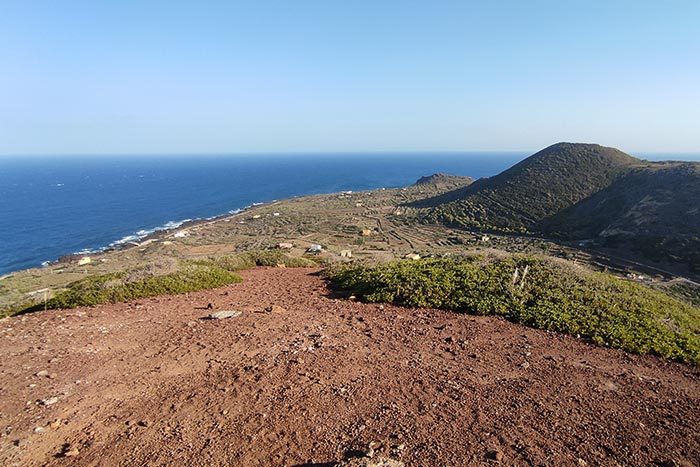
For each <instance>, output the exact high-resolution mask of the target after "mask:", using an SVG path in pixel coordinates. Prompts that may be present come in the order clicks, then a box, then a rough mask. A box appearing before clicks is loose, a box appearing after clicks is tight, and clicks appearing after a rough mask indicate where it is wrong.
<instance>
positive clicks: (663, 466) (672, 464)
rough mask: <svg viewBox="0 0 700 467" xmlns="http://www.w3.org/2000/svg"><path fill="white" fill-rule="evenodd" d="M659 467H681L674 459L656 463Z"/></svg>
mask: <svg viewBox="0 0 700 467" xmlns="http://www.w3.org/2000/svg"><path fill="white" fill-rule="evenodd" d="M654 463H655V464H656V465H658V466H659V467H679V466H678V463H677V462H676V461H674V460H673V459H664V460H659V461H656V462H654Z"/></svg>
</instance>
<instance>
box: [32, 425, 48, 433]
mask: <svg viewBox="0 0 700 467" xmlns="http://www.w3.org/2000/svg"><path fill="white" fill-rule="evenodd" d="M45 431H46V428H44V427H43V426H38V427H36V428H34V433H43V432H45Z"/></svg>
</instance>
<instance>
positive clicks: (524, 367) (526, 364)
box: [520, 362, 530, 370]
mask: <svg viewBox="0 0 700 467" xmlns="http://www.w3.org/2000/svg"><path fill="white" fill-rule="evenodd" d="M520 367H521V368H523V369H525V370H527V369H528V368H530V364H529V363H528V362H524V363H523V364H522V365H520Z"/></svg>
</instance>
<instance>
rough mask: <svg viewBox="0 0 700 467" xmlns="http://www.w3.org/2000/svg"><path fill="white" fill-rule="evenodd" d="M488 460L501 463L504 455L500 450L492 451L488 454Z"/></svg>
mask: <svg viewBox="0 0 700 467" xmlns="http://www.w3.org/2000/svg"><path fill="white" fill-rule="evenodd" d="M486 458H487V459H489V460H492V461H496V462H501V461H502V460H503V453H502V452H501V451H499V450H498V449H492V450H491V451H489V452H487V453H486Z"/></svg>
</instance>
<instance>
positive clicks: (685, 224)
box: [416, 143, 700, 272]
mask: <svg viewBox="0 0 700 467" xmlns="http://www.w3.org/2000/svg"><path fill="white" fill-rule="evenodd" d="M416 207H423V208H429V210H428V212H427V214H426V216H425V220H426V221H427V222H432V223H443V224H446V225H450V226H456V227H463V228H468V229H474V230H490V231H502V232H520V233H535V234H539V235H544V236H548V237H553V238H559V239H566V240H582V239H591V240H595V241H596V242H597V243H599V244H601V245H603V246H608V247H624V248H625V249H627V250H634V251H636V252H638V253H642V254H643V255H644V256H646V257H648V258H650V259H653V260H665V261H668V260H670V261H674V262H681V263H686V264H688V265H689V267H690V268H691V270H693V271H696V272H697V271H700V215H699V214H700V163H695V162H649V161H642V160H639V159H636V158H634V157H632V156H630V155H628V154H625V153H623V152H621V151H619V150H617V149H614V148H607V147H604V146H599V145H597V144H575V143H559V144H555V145H553V146H550V147H548V148H546V149H543V150H542V151H540V152H538V153H537V154H534V155H533V156H531V157H529V158H527V159H525V160H523V161H522V162H520V163H518V164H516V165H514V166H513V167H511V168H510V169H508V170H506V171H504V172H502V173H500V174H499V175H497V176H495V177H492V178H488V179H481V180H477V181H476V182H474V183H472V184H471V185H469V186H467V187H465V188H461V189H458V190H454V191H451V192H448V193H445V194H443V195H441V196H440V197H439V198H433V199H431V200H425V201H422V202H420V204H418V203H416Z"/></svg>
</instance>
